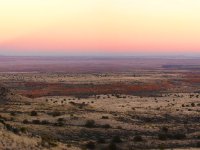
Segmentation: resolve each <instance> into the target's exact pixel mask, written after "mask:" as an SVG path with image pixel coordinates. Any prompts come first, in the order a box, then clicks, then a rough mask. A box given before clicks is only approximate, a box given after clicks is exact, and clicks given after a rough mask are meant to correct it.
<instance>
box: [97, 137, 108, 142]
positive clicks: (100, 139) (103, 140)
mask: <svg viewBox="0 0 200 150" xmlns="http://www.w3.org/2000/svg"><path fill="white" fill-rule="evenodd" d="M97 142H98V143H106V141H105V139H103V138H99V139H98V140H97Z"/></svg>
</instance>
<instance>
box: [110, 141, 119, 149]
mask: <svg viewBox="0 0 200 150" xmlns="http://www.w3.org/2000/svg"><path fill="white" fill-rule="evenodd" d="M108 149H109V150H117V146H116V144H115V143H113V142H111V143H110V144H109V146H108Z"/></svg>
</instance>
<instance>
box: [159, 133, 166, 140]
mask: <svg viewBox="0 0 200 150" xmlns="http://www.w3.org/2000/svg"><path fill="white" fill-rule="evenodd" d="M158 139H159V140H161V141H165V140H167V135H166V134H158Z"/></svg>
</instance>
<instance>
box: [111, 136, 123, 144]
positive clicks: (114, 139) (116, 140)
mask: <svg viewBox="0 0 200 150" xmlns="http://www.w3.org/2000/svg"><path fill="white" fill-rule="evenodd" d="M112 142H113V143H121V142H122V140H121V138H120V136H114V137H113V139H112Z"/></svg>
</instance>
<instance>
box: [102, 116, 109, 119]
mask: <svg viewBox="0 0 200 150" xmlns="http://www.w3.org/2000/svg"><path fill="white" fill-rule="evenodd" d="M101 119H109V117H108V116H102V117H101Z"/></svg>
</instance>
